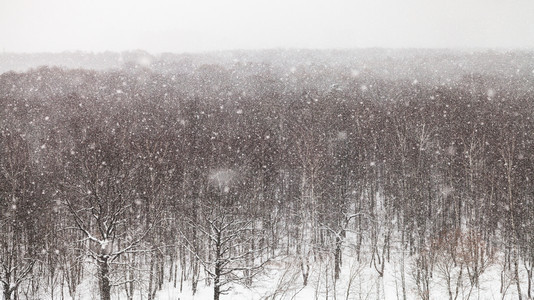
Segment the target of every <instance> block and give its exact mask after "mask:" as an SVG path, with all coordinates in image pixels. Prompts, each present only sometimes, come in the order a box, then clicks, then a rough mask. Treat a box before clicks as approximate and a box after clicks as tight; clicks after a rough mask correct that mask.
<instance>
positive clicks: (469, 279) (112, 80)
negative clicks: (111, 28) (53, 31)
mask: <svg viewBox="0 0 534 300" xmlns="http://www.w3.org/2000/svg"><path fill="white" fill-rule="evenodd" d="M377 51H378V50H377ZM117 55H118V54H117ZM132 55H133V54H132ZM143 55H145V54H143ZM218 55H219V56H216V55H213V56H209V57H208V56H207V55H206V56H200V55H199V56H193V55H186V56H173V55H170V54H169V55H167V56H165V55H163V56H161V57H150V59H140V60H135V59H133V60H128V61H125V62H123V61H122V60H121V61H120V62H119V63H117V62H115V63H116V64H117V65H119V67H117V68H114V69H106V70H90V69H68V68H63V67H51V66H49V67H39V68H34V69H30V70H27V71H24V72H13V71H9V72H5V73H3V74H2V75H0V284H1V288H2V292H3V297H4V299H17V300H24V299H84V297H90V298H91V297H93V298H94V297H98V299H102V300H109V299H119V297H122V298H120V299H149V300H152V299H158V297H157V295H158V294H157V293H158V291H160V290H162V289H164V288H166V287H169V286H172V287H173V288H176V289H179V290H180V291H182V290H184V289H188V290H191V292H192V293H193V294H194V293H196V292H197V289H198V288H199V287H200V286H202V287H206V286H209V288H210V289H212V291H213V295H214V299H219V297H220V296H221V295H222V296H221V297H222V298H224V294H225V293H226V292H228V291H229V289H232V288H235V287H236V286H237V285H240V286H241V285H242V286H245V287H247V286H248V287H251V286H254V285H255V284H256V283H257V282H258V281H260V280H259V278H261V281H265V280H268V279H267V278H269V276H268V274H270V273H269V272H272V270H278V274H279V276H278V279H272V280H273V281H276V282H275V283H276V284H274V285H273V286H274V287H275V288H272V289H271V291H270V292H271V293H270V294H269V295H263V296H262V297H263V298H265V299H286V298H287V299H290V298H291V295H293V294H295V293H297V292H298V291H293V290H291V289H292V285H293V284H294V285H298V286H300V287H301V288H302V287H306V286H311V285H313V286H314V289H315V290H317V291H320V294H319V292H318V294H317V298H320V299H336V297H339V298H340V299H341V298H343V299H360V298H365V297H363V296H362V295H361V294H358V293H357V292H353V290H352V289H353V288H354V287H355V286H356V283H353V280H356V279H355V278H356V277H355V276H356V275H355V274H356V272H359V271H358V270H360V271H361V269H366V270H367V271H369V272H371V273H373V274H374V276H375V278H376V280H373V281H372V286H373V287H372V289H373V291H372V293H373V295H374V296H373V297H374V298H376V299H383V298H384V297H385V295H384V281H383V278H384V277H385V276H396V277H395V278H396V279H395V280H396V281H395V282H398V286H397V287H396V295H397V297H398V299H414V298H415V299H436V298H435V297H436V296H435V295H436V294H440V293H441V294H443V295H446V297H448V298H449V299H451V300H452V299H468V298H469V297H472V298H475V293H476V290H477V289H480V286H481V285H483V282H482V281H481V278H482V277H483V276H484V274H485V273H487V272H489V271H488V270H490V268H493V269H494V270H497V271H496V272H494V273H492V274H498V277H496V276H492V277H494V278H491V280H492V282H493V283H494V284H497V285H498V286H499V287H498V288H497V289H498V291H499V293H500V294H498V295H494V296H495V298H506V297H510V296H511V297H514V298H515V299H533V297H534V290H533V289H534V288H533V287H532V282H533V280H532V271H533V268H534V218H533V216H534V181H533V179H534V178H533V177H534V135H533V132H534V119H533V117H534V91H533V89H534V53H531V52H503V53H500V52H499V53H497V52H479V53H463V52H462V53H458V52H446V51H436V52H424V51H423V52H417V51H415V50H413V51H408V50H402V51H401V50H399V51H398V52H394V51H393V52H388V51H378V52H377V53H375V52H373V51H371V50H368V51H363V50H362V51H359V52H358V51H354V52H350V51H342V52H326V51H324V52H321V51H317V52H306V53H304V52H299V51H293V52H291V51H287V52H276V51H274V52H265V53H257V52H243V53H234V54H232V53H222V54H218ZM134 56H135V55H134ZM143 57H145V58H146V55H145V56H143ZM206 57H208V58H206ZM236 57H237V59H236ZM89 60H90V59H89ZM356 264H360V265H361V269H358V270H357V269H356V268H352V267H351V268H350V269H349V267H348V266H355V265H356ZM391 266H396V268H392V267H391ZM283 272H286V273H283ZM362 272H363V271H362ZM282 273H283V274H282ZM280 274H282V275H280ZM286 274H289V275H287V276H286ZM290 275H291V276H290ZM293 275H294V276H293ZM340 280H344V282H345V284H344V290H343V291H340V288H338V290H337V291H336V290H335V289H336V282H337V281H340ZM312 281H313V282H312ZM88 282H89V283H90V284H87V283H88ZM317 282H321V284H322V287H320V286H319V285H318V284H317ZM347 282H348V283H347ZM93 283H94V286H95V288H93V287H91V284H93ZM351 285H352V287H351ZM438 290H439V291H438ZM443 291H444V292H443ZM291 293H293V294H291ZM325 293H326V294H325ZM290 294H291V295H290ZM87 295H90V296H87ZM339 295H342V296H339ZM165 299H166V298H165ZM173 299H177V298H173Z"/></svg>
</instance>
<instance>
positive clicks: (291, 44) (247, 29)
mask: <svg viewBox="0 0 534 300" xmlns="http://www.w3.org/2000/svg"><path fill="white" fill-rule="evenodd" d="M366 47H392V48H406V47H410V48H411V47H425V48H506V49H509V48H529V49H534V0H324V1H323V0H147V1H141V0H0V50H3V51H9V52H41V51H52V52H61V51H72V50H83V51H98V52H100V51H105V50H111V51H122V50H135V49H144V50H147V51H150V52H153V53H159V52H191V51H210V50H225V49H265V48H366Z"/></svg>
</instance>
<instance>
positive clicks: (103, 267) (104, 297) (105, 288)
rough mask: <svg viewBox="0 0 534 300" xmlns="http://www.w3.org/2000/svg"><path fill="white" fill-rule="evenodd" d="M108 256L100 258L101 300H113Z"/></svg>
mask: <svg viewBox="0 0 534 300" xmlns="http://www.w3.org/2000/svg"><path fill="white" fill-rule="evenodd" d="M108 259H109V258H108V257H107V256H100V257H99V258H98V266H99V268H100V276H99V277H100V278H99V280H100V299H101V300H111V283H110V282H109V264H108Z"/></svg>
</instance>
